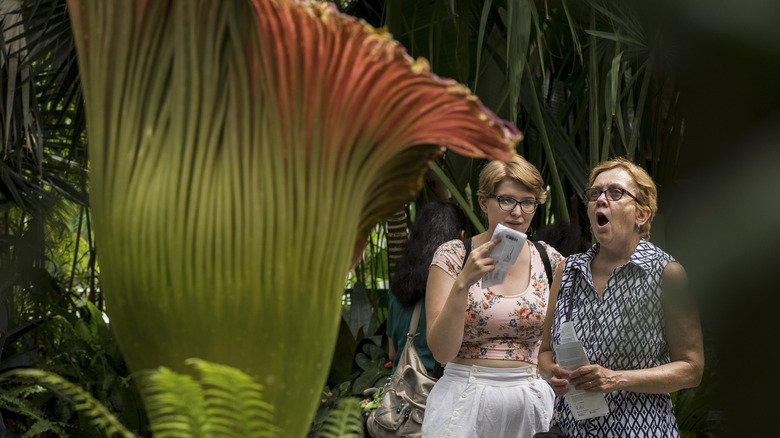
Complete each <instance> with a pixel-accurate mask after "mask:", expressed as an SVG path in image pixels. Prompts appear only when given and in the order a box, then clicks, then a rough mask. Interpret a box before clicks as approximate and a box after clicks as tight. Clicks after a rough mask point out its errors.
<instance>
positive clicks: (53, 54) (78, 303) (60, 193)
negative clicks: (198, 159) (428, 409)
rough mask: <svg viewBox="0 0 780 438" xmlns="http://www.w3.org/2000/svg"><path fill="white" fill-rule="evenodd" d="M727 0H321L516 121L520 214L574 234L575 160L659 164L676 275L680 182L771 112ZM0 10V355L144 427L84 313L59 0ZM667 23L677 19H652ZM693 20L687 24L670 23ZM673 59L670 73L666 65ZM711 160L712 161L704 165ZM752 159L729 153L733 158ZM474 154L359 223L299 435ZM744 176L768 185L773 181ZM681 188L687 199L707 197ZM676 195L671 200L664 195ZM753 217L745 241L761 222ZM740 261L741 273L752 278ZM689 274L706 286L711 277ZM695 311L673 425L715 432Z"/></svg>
mask: <svg viewBox="0 0 780 438" xmlns="http://www.w3.org/2000/svg"><path fill="white" fill-rule="evenodd" d="M737 3H739V2H730V3H729V2H723V5H730V7H729V8H725V9H719V11H721V12H717V11H713V9H712V7H711V5H709V4H708V3H707V2H701V1H699V2H688V3H687V4H686V6H680V5H675V4H671V3H668V4H667V3H665V2H662V3H661V4H659V5H656V6H657V8H656V10H654V11H648V10H647V9H646V8H643V7H642V5H641V4H638V3H637V2H610V1H606V0H604V1H597V0H585V1H568V2H566V1H530V0H522V1H517V2H514V1H507V0H495V1H491V0H475V1H462V2H461V1H458V2H452V1H448V0H426V1H421V0H393V1H386V0H341V1H339V2H338V6H339V7H340V8H341V9H342V10H343V11H345V12H347V13H350V14H353V15H355V16H358V17H360V18H363V19H365V20H366V21H368V22H369V23H371V24H373V25H375V26H387V28H388V29H389V31H390V32H391V33H392V34H393V35H394V37H395V38H397V39H399V40H400V41H401V42H402V43H403V44H404V45H405V46H406V47H407V50H408V51H409V52H410V54H412V55H413V56H423V57H426V58H427V59H429V60H430V63H431V66H432V69H433V71H435V72H436V73H437V74H438V75H440V76H444V77H453V78H456V79H457V80H458V81H460V82H462V83H464V84H467V85H468V86H470V87H472V88H473V89H474V90H475V91H476V94H477V95H478V96H479V97H480V98H481V100H482V101H483V102H484V103H485V104H486V106H488V107H490V108H492V109H493V110H495V111H496V112H497V113H498V114H499V115H500V116H502V117H503V118H506V119H509V120H512V121H514V122H515V123H516V124H517V126H519V127H520V128H521V130H522V131H523V132H524V134H525V140H524V141H523V142H522V143H521V145H520V147H519V149H518V152H519V153H520V154H522V155H523V156H525V157H526V158H528V159H529V160H530V161H531V162H532V163H534V164H535V165H536V166H537V167H539V168H540V170H541V171H542V173H543V176H544V178H545V181H547V183H548V184H549V186H550V194H551V197H550V202H549V203H548V204H547V205H546V206H545V211H544V214H540V215H537V218H536V221H537V223H535V224H534V228H535V229H537V230H539V229H540V228H542V227H544V226H545V225H547V224H551V223H560V222H572V223H573V224H576V225H579V226H580V229H581V233H580V234H581V236H580V237H581V239H582V240H585V241H586V242H587V241H589V240H590V237H589V235H588V233H587V228H588V226H587V223H586V218H585V217H584V215H583V214H582V210H581V205H582V203H581V198H580V194H581V192H582V189H584V188H585V184H586V181H587V173H588V171H589V169H590V168H591V166H592V165H593V164H595V163H596V162H598V161H600V160H601V159H603V158H606V157H607V156H617V155H623V156H628V157H629V158H631V159H632V160H634V161H636V162H637V163H639V164H641V165H643V166H644V167H646V168H647V169H648V170H649V171H650V172H651V174H652V175H653V177H654V178H655V179H656V182H658V184H659V188H660V191H661V192H660V200H661V202H660V205H661V210H660V212H659V213H660V214H659V217H658V219H656V222H655V223H654V227H653V241H654V242H655V243H657V244H659V245H660V246H662V247H664V246H666V247H668V248H670V249H671V252H672V253H673V254H679V256H678V257H680V260H681V261H682V262H683V263H684V264H685V265H686V266H690V267H691V268H689V270H690V271H691V275H692V278H693V279H694V280H701V279H704V278H707V277H708V275H709V272H710V271H708V270H707V266H708V265H707V263H708V259H706V258H701V259H700V253H699V252H698V251H697V250H696V248H697V247H698V246H699V245H700V243H701V242H702V241H704V240H706V237H702V236H701V233H703V232H704V231H703V230H704V229H706V230H710V231H711V232H713V233H714V232H718V231H722V229H721V228H718V227H717V226H715V225H713V226H712V227H702V230H695V231H698V233H699V234H697V233H690V234H688V235H687V236H685V233H686V232H687V231H690V230H691V229H690V224H689V223H690V222H691V220H690V217H691V216H693V215H696V214H697V211H696V210H691V207H686V208H683V204H684V203H685V202H686V201H690V200H692V199H695V195H693V194H691V192H693V191H696V190H699V189H702V190H711V188H710V187H706V186H697V184H696V183H697V182H701V181H704V182H707V183H708V184H718V183H721V184H723V183H724V182H723V181H720V182H719V181H717V179H714V180H713V179H712V178H711V177H710V176H707V177H705V176H703V175H707V172H708V170H710V171H711V169H713V168H717V169H721V170H723V169H725V170H726V171H728V169H729V166H728V165H727V164H728V163H727V162H723V161H722V160H721V161H719V159H720V157H729V156H731V155H732V152H734V151H736V150H737V146H736V145H738V144H741V143H739V141H738V139H739V138H740V136H741V134H742V133H744V132H747V131H749V130H750V129H752V127H753V126H754V125H753V124H752V123H751V122H753V121H755V120H759V119H761V118H762V117H771V115H772V114H776V111H777V110H778V104H777V102H779V101H780V99H778V96H780V93H779V92H778V90H777V85H776V81H774V83H775V84H774V85H773V79H772V78H773V77H776V76H773V75H774V74H776V73H777V71H778V59H779V58H780V56H778V47H780V44H778V37H777V34H776V33H773V31H772V30H771V29H772V28H770V27H769V26H766V25H763V23H764V22H765V21H766V19H767V18H766V17H772V16H775V17H776V16H777V14H776V12H778V11H777V10H776V9H777V7H776V6H774V5H773V4H770V3H766V2H760V1H753V0H751V1H749V2H746V3H745V2H742V3H739V4H737ZM632 7H636V8H635V9H633V10H632V9H630V8H632ZM654 7H655V6H654ZM723 10H725V11H727V12H728V14H727V15H726V16H728V17H731V19H728V20H727V19H726V18H724V14H725V12H723ZM696 11H699V12H701V14H697V13H696ZM705 11H708V12H707V14H704V12H705ZM716 12H717V13H716ZM729 14H730V15H729ZM669 17H673V18H675V19H674V20H670V19H669ZM661 18H663V19H661ZM664 23H666V27H664ZM724 23H725V24H724ZM720 24H724V25H723V26H720ZM0 28H1V29H2V33H0V96H1V97H2V99H0V102H1V103H2V104H0V150H1V153H2V162H1V164H0V166H1V167H0V332H2V336H0V370H3V371H6V370H10V369H16V368H27V367H36V368H41V369H44V370H50V371H52V372H56V373H58V374H60V375H62V376H65V377H67V378H68V379H69V380H71V381H74V382H78V384H79V385H81V386H82V387H84V388H85V389H86V390H88V391H89V392H90V393H91V394H93V395H94V396H96V398H97V399H98V400H100V401H101V402H102V403H104V404H105V405H106V406H108V407H109V409H110V410H111V411H112V412H115V413H116V414H117V415H118V417H119V418H120V419H121V421H122V422H123V423H124V424H126V425H128V426H129V428H131V429H133V430H136V431H141V432H140V433H142V434H143V431H147V432H148V430H147V422H148V420H146V417H145V413H144V412H143V409H142V408H141V405H140V402H139V399H138V394H137V392H136V391H135V389H134V388H133V387H132V385H130V384H129V383H128V382H129V380H128V373H127V370H126V367H125V366H124V363H123V359H122V357H121V353H120V352H119V351H118V350H117V349H116V346H115V344H114V342H113V339H112V337H111V335H110V328H109V324H108V323H107V322H106V320H105V319H104V317H103V314H102V310H103V301H102V295H101V293H100V283H99V276H98V272H99V271H98V266H97V263H96V260H97V258H96V250H95V247H94V244H93V240H92V230H91V224H90V214H89V206H88V203H87V202H86V192H87V190H88V187H87V182H86V181H87V180H86V171H87V170H86V169H87V155H86V150H87V144H86V141H85V136H84V132H85V120H84V112H83V106H82V100H81V91H80V85H79V80H78V69H77V65H76V57H75V48H74V45H73V40H72V36H71V34H70V32H71V30H70V24H69V20H68V14H67V10H66V6H65V1H64V0H34V1H33V0H12V1H4V2H2V3H0ZM670 29H673V30H676V31H677V32H678V33H677V34H676V35H674V32H672V34H673V35H672V36H676V37H677V38H674V39H672V38H670V34H669V32H668V31H669V30H670ZM681 29H686V30H687V33H686V34H685V37H680V35H679V33H680V30H681ZM748 29H749V30H750V32H748V31H747V30H748ZM696 32H699V33H698V34H697V33H696ZM691 35H696V36H697V37H698V38H686V37H690V36H691ZM708 37H709V38H708ZM699 49H702V50H699ZM718 53H720V55H717V54H718ZM723 54H728V57H725V56H723ZM728 59H731V61H728ZM683 67H684V68H683ZM680 71H684V72H685V73H686V75H685V76H684V79H686V82H681V81H680V80H679V78H678V76H677V75H675V74H674V73H675V72H680ZM715 73H717V74H715ZM697 81H698V82H697ZM683 114H684V115H685V117H683ZM775 117H776V116H775ZM691 118H694V119H695V120H694V123H691V122H690V120H691ZM686 121H688V123H687V125H688V126H686ZM766 126H771V120H769V121H766ZM724 130H725V134H724V133H723V131H724ZM719 132H720V133H721V134H720V135H721V137H719V136H718V135H719V134H718V133H719ZM683 133H685V136H683ZM762 138H763V137H762ZM768 138H771V136H769V137H768ZM723 139H728V140H732V141H733V143H729V142H728V141H724V140H723ZM767 141H771V140H765V141H764V142H761V141H759V140H756V141H755V142H753V143H750V145H751V147H750V148H747V149H746V150H749V151H754V152H755V153H756V154H758V153H759V152H758V151H759V150H760V145H765V144H767ZM727 143H728V144H727ZM756 156H759V155H756ZM710 160H712V161H713V162H714V163H716V164H718V165H719V166H715V165H713V166H712V167H708V166H709V164H708V163H709V161H710ZM760 162H761V161H760V160H758V161H756V160H745V163H746V164H744V166H743V167H742V168H743V169H750V167H749V166H751V165H757V163H758V164H760ZM764 164H766V163H764ZM481 165H482V163H481V162H479V161H478V160H472V159H468V158H464V157H461V156H458V155H456V154H452V153H446V154H445V155H443V156H442V157H441V158H440V159H439V160H437V161H436V162H435V163H431V170H430V172H428V173H427V174H426V175H425V178H424V189H423V190H422V191H421V193H420V195H419V197H418V199H417V200H416V201H415V202H414V203H411V204H409V205H408V206H407V208H406V209H405V210H404V211H403V212H399V213H398V214H397V215H396V217H395V218H394V219H393V220H391V221H389V222H388V223H386V224H382V225H380V226H378V227H377V228H376V230H375V232H374V233H372V237H371V240H370V243H369V245H368V246H367V251H366V253H365V255H364V257H363V260H362V261H361V263H360V264H359V266H358V268H356V270H355V271H354V273H353V274H351V276H350V277H349V278H348V279H347V280H346V281H345V284H346V288H345V295H344V310H343V318H342V324H341V331H340V333H339V340H338V344H337V347H336V348H337V353H336V354H335V355H334V359H333V364H332V366H331V373H330V377H329V379H328V384H327V386H326V387H325V388H324V390H323V399H322V400H323V403H322V407H321V410H320V412H319V413H318V415H317V417H316V418H315V423H314V427H313V428H312V432H311V433H312V435H316V434H317V432H318V430H319V428H320V427H321V426H322V424H324V418H325V416H326V415H327V413H328V412H329V411H330V410H334V408H335V407H336V406H337V405H338V404H339V403H340V400H341V399H345V398H346V399H352V398H359V397H360V395H359V394H360V393H361V392H362V388H363V387H369V386H375V385H377V384H378V383H380V382H381V381H382V380H383V379H384V378H385V377H386V375H387V374H386V373H387V370H386V369H385V368H384V364H385V363H386V362H387V361H388V360H389V359H388V358H387V357H386V356H384V357H383V356H382V354H383V352H384V351H386V345H384V344H383V342H382V336H381V335H382V333H383V331H382V330H383V328H382V324H383V322H384V318H385V315H386V294H387V290H386V288H387V286H386V284H387V279H388V276H389V274H388V272H389V270H390V268H389V265H390V264H391V263H392V254H393V253H394V251H397V248H398V245H400V244H402V242H403V229H404V228H405V224H406V223H407V222H409V221H412V220H413V218H414V211H415V206H416V205H421V204H424V203H425V202H427V201H429V200H432V199H442V198H452V199H454V200H455V201H456V202H459V203H460V204H461V205H462V206H463V207H465V208H467V209H468V210H470V211H472V213H473V212H474V209H473V208H472V206H473V205H474V198H475V190H474V188H475V186H476V181H475V178H476V175H477V174H478V172H479V169H480V166H481ZM746 172H747V173H745V174H746V175H754V176H756V175H755V174H753V173H750V172H749V171H746ZM769 173H771V171H767V172H765V174H769ZM725 184H727V185H732V186H733V185H734V184H733V183H731V182H729V181H726V182H725ZM756 184H759V185H760V187H761V188H762V189H769V190H776V188H777V184H776V183H772V182H771V181H764V180H761V181H759V182H757V183H756ZM681 189H684V190H681ZM679 191H684V192H685V193H684V194H680V193H679ZM675 192H677V193H675ZM759 192H760V191H755V193H759ZM770 193H771V192H770ZM686 195H687V196H686ZM733 196H741V194H739V193H738V194H733ZM707 199H710V198H707ZM751 199H752V198H751ZM710 200H711V201H712V202H713V203H717V202H719V201H718V200H717V199H710ZM721 201H722V200H721ZM757 202H758V203H761V201H760V199H758V200H757ZM692 204H693V203H692ZM695 205H696V206H697V207H698V208H700V210H698V211H699V212H701V211H707V210H706V208H707V207H708V205H709V204H702V203H697V204H695ZM675 206H679V207H680V210H679V211H677V212H673V211H672V209H673V207H675ZM702 209H705V210H702ZM775 210H776V209H775ZM775 210H772V212H775V213H776V211H775ZM680 211H684V213H680ZM716 214H723V213H722V212H721V213H715V212H713V216H715V215H716ZM686 215H688V216H686ZM750 216H751V217H753V215H750ZM776 216H777V215H776V214H774V213H772V214H770V215H769V216H768V217H776ZM472 222H473V226H474V229H473V230H471V231H472V232H473V231H476V230H479V229H480V227H483V226H484V225H483V224H482V222H481V218H480V216H479V214H478V213H477V214H472ZM737 225H738V226H737V228H736V229H734V227H733V226H728V225H726V226H725V229H726V230H727V231H730V232H732V233H737V232H739V233H741V232H742V231H744V230H749V229H751V226H750V222H738V223H737ZM756 233H758V235H757V236H756V235H754V234H755V233H754V234H749V239H745V241H746V242H755V241H757V239H760V238H761V236H763V235H762V234H760V233H759V232H758V231H757V232H756ZM393 234H395V235H393ZM692 236H695V237H700V239H699V240H697V239H696V238H694V237H692ZM667 240H668V242H667ZM769 243H771V239H769ZM713 252H715V251H713ZM751 272H752V271H751ZM748 278H753V277H748ZM755 281H757V282H758V283H757V286H756V287H757V288H759V287H760V286H761V285H762V284H764V283H761V282H760V280H755ZM707 284H708V285H709V287H711V288H713V289H715V288H717V281H715V280H711V281H710V282H709V283H707ZM702 293H706V292H702ZM769 308H771V306H768V307H767V309H769ZM704 312H705V313H704V314H703V315H704V316H705V320H704V322H705V335H706V336H708V339H707V342H706V344H707V346H708V348H707V354H708V363H709V364H710V366H709V367H708V373H707V376H705V381H704V383H703V384H702V386H701V387H700V388H698V389H695V390H690V391H685V392H681V393H680V394H677V395H676V396H675V409H676V410H677V411H678V415H679V417H680V421H681V429H682V430H683V433H687V434H688V435H689V436H694V435H695V436H718V435H716V434H718V433H720V431H721V430H722V425H719V422H720V421H721V420H723V410H724V409H726V408H727V407H730V405H729V401H728V400H724V399H723V398H722V397H719V396H715V395H713V394H718V391H717V389H718V385H719V384H718V378H719V370H720V369H721V366H719V362H720V360H721V356H718V355H717V348H716V346H717V345H718V344H717V343H716V342H715V341H714V340H713V339H712V337H714V336H716V335H715V334H713V333H717V334H718V335H722V336H727V337H728V336H729V334H728V333H724V332H723V331H721V330H716V329H715V328H714V326H716V325H717V324H715V323H714V322H712V321H713V319H717V316H719V315H720V314H719V313H718V312H717V311H715V310H713V309H711V308H709V307H705V309H704ZM753 319H755V320H756V321H763V320H767V321H768V320H771V316H770V317H769V318H766V319H762V318H753ZM729 339H730V338H729ZM380 352H382V354H380ZM738 356H742V355H738ZM14 388H16V389H14ZM746 391H748V390H747V389H746ZM0 394H2V395H0V406H2V413H3V416H4V418H5V422H6V424H7V426H8V429H9V434H11V432H13V435H14V436H16V435H19V436H21V435H23V434H24V433H26V432H28V431H30V430H48V431H49V433H51V434H54V435H60V436H66V435H64V434H68V433H73V435H68V436H91V435H88V432H85V431H83V430H80V428H79V425H81V424H82V423H83V421H84V419H83V418H80V414H79V413H78V412H77V411H76V410H74V409H73V408H72V407H68V406H67V405H66V404H65V403H63V402H62V401H58V400H57V399H56V397H54V396H52V394H50V393H47V392H45V391H42V390H33V389H28V390H25V391H20V390H18V387H12V384H11V382H8V381H3V382H0ZM741 394H742V395H743V396H744V397H756V396H757V395H756V394H755V393H753V392H749V391H748V392H746V393H741ZM740 406H741V405H737V406H736V407H735V409H737V410H739V409H740ZM686 412H687V413H688V414H685V413H686ZM681 413H683V415H680V414H681ZM760 418H763V417H760V416H759V419H760ZM767 418H768V417H767ZM689 424H690V426H689ZM761 424H762V422H761V421H758V422H757V423H756V424H753V425H752V427H755V428H759V427H760V425H761ZM47 428H48V429H47ZM57 431H60V432H57ZM76 431H78V433H77V432H76ZM691 434H694V435H691ZM735 436H736V435H735Z"/></svg>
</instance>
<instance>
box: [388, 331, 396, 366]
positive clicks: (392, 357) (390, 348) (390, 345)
mask: <svg viewBox="0 0 780 438" xmlns="http://www.w3.org/2000/svg"><path fill="white" fill-rule="evenodd" d="M387 343H388V344H387V353H388V354H389V355H390V362H393V363H395V344H394V343H393V338H391V337H389V336H388V337H387Z"/></svg>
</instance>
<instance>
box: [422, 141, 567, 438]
mask: <svg viewBox="0 0 780 438" xmlns="http://www.w3.org/2000/svg"><path fill="white" fill-rule="evenodd" d="M478 195H479V196H478V198H479V206H480V208H481V209H482V211H483V213H484V214H485V215H486V216H487V219H488V225H489V226H488V229H487V231H485V232H484V233H481V234H478V235H476V236H474V237H473V238H472V239H471V241H470V242H468V241H467V242H465V245H468V244H469V243H470V248H471V250H470V252H469V253H468V256H467V257H466V248H465V247H464V242H463V241H461V240H451V241H449V242H447V243H445V244H443V245H441V246H440V247H439V249H438V250H437V251H436V253H435V255H434V257H433V260H432V262H431V268H430V272H429V275H428V286H427V288H426V315H427V320H428V323H427V325H428V346H429V348H430V349H431V351H432V352H433V355H434V357H435V358H436V360H437V361H439V362H441V363H446V366H445V369H444V375H443V376H442V377H441V378H440V379H439V381H438V382H437V383H436V385H435V386H434V387H433V390H432V392H431V394H430V395H429V397H428V401H427V404H426V410H425V419H424V422H423V428H422V432H423V433H422V435H423V436H424V437H426V438H429V437H469V438H472V437H486V438H496V437H523V438H527V437H530V436H531V435H533V434H534V433H536V432H538V431H544V430H547V427H548V423H549V420H550V418H551V416H552V413H553V411H552V407H553V400H554V395H553V392H552V389H551V388H550V386H549V385H548V384H547V383H546V382H545V381H543V380H542V379H540V378H539V377H538V373H537V371H536V363H537V353H538V351H539V345H540V342H541V336H542V326H543V324H544V315H545V312H546V309H547V297H548V295H549V284H548V278H547V274H546V272H545V268H544V263H543V261H542V258H541V255H540V253H539V251H537V248H536V247H535V246H534V245H533V244H532V243H530V242H527V243H526V244H525V246H524V247H523V249H522V251H521V252H520V254H519V256H518V258H517V261H516V262H515V264H514V266H513V267H512V268H510V270H509V273H508V275H507V277H506V279H505V280H504V283H503V284H500V285H496V286H491V287H489V288H483V287H482V284H481V283H482V276H483V275H484V274H485V273H487V272H490V271H492V270H493V269H494V265H493V259H492V258H491V257H490V251H491V250H492V249H493V248H494V247H495V246H496V244H497V243H498V242H497V241H489V240H490V238H491V236H492V234H493V230H494V229H495V228H496V226H497V225H498V224H502V225H504V226H506V227H509V228H512V229H514V230H517V231H520V232H522V233H526V232H527V231H528V227H529V225H530V223H531V220H532V219H533V217H534V214H535V213H536V210H537V208H538V207H539V205H540V204H541V203H544V201H545V199H546V194H545V189H544V182H543V181H542V177H541V175H540V174H539V171H538V170H537V169H536V168H535V167H534V166H533V165H531V164H530V163H528V162H527V161H526V160H525V159H523V158H522V157H520V156H517V155H516V156H514V157H513V158H512V160H511V161H509V162H506V163H504V162H499V161H494V162H490V163H488V164H487V165H486V166H485V168H484V169H483V170H482V172H481V173H480V177H479V191H478ZM542 246H543V248H544V249H545V253H546V254H545V255H546V256H547V258H548V259H549V261H550V262H551V265H552V269H553V270H554V269H555V267H556V266H557V265H558V262H559V261H560V260H562V257H561V255H560V254H559V253H558V251H556V250H555V249H553V248H552V247H550V246H547V245H546V244H543V245H542ZM464 257H465V263H464Z"/></svg>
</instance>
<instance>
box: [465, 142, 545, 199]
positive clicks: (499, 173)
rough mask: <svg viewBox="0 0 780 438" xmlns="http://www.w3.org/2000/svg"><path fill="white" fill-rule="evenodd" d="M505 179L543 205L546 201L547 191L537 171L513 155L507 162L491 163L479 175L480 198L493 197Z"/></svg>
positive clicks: (478, 192)
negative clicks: (523, 187) (530, 194)
mask: <svg viewBox="0 0 780 438" xmlns="http://www.w3.org/2000/svg"><path fill="white" fill-rule="evenodd" d="M505 179H509V180H512V181H515V182H517V183H519V184H522V185H524V186H525V187H526V188H527V189H528V191H530V192H531V193H532V194H533V195H534V197H536V200H537V201H539V202H541V203H542V204H544V202H545V201H546V200H547V190H545V188H544V180H543V179H542V174H541V173H539V170H538V169H537V168H536V167H535V166H534V165H533V164H531V163H529V162H528V161H527V160H526V159H525V158H523V157H521V156H520V155H517V154H514V155H513V156H512V159H510V160H509V161H506V162H505V161H491V162H489V163H488V164H486V165H485V167H484V168H483V169H482V171H481V172H480V173H479V190H478V191H477V194H478V195H480V196H493V195H495V194H496V190H497V189H498V186H499V184H501V182H503V181H504V180H505Z"/></svg>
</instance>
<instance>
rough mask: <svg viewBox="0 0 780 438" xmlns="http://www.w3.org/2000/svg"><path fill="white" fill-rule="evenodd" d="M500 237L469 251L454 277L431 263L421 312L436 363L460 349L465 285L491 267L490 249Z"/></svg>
mask: <svg viewBox="0 0 780 438" xmlns="http://www.w3.org/2000/svg"><path fill="white" fill-rule="evenodd" d="M499 241H500V239H497V240H494V241H491V242H487V243H485V244H484V245H481V246H479V247H478V248H476V249H474V250H472V251H471V254H470V255H469V258H468V260H466V265H465V266H463V269H462V270H461V272H460V274H459V275H458V278H452V277H451V276H450V275H449V274H448V273H447V272H446V271H444V269H442V268H440V267H438V266H435V265H434V266H431V270H430V273H429V274H428V284H427V286H426V289H425V312H426V313H425V316H426V320H427V321H428V327H427V337H428V347H429V348H430V349H431V352H432V353H433V357H434V358H435V359H436V360H437V361H438V362H439V363H447V362H450V361H452V359H454V358H455V357H457V355H458V351H460V344H461V341H462V340H463V326H464V324H465V322H466V302H467V300H468V291H469V288H470V287H471V286H472V285H473V284H474V283H476V282H477V280H479V279H480V278H481V277H482V276H483V275H484V274H485V273H486V272H490V271H492V270H493V269H494V265H493V259H492V258H491V257H488V254H490V251H491V250H492V249H493V248H494V247H495V246H496V245H497V244H498V242H499Z"/></svg>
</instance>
